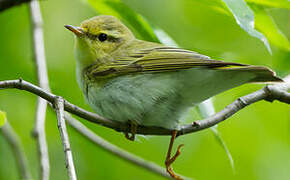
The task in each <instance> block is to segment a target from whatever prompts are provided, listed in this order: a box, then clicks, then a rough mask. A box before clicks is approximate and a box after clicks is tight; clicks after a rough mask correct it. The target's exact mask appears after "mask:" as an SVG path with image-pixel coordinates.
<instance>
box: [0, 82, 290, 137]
mask: <svg viewBox="0 0 290 180" xmlns="http://www.w3.org/2000/svg"><path fill="white" fill-rule="evenodd" d="M284 80H285V83H282V84H277V85H269V86H266V87H264V88H262V89H261V90H258V91H256V92H253V93H251V94H248V95H246V96H243V97H241V98H239V99H237V100H236V101H234V102H233V103H232V104H230V105H228V106H227V107H225V109H223V110H222V111H220V112H218V113H216V114H215V115H213V116H211V117H209V118H206V119H203V120H199V121H195V122H193V123H191V124H188V125H184V126H182V127H181V129H180V130H179V131H178V135H184V134H188V133H193V132H197V131H200V130H203V129H206V128H209V127H212V126H214V125H216V124H218V123H220V122H221V121H224V120H225V119H227V118H229V117H230V116H232V115H233V114H235V113H236V112H238V111H239V110H241V109H243V108H244V107H246V106H248V105H250V104H252V103H255V102H257V101H261V100H268V101H269V98H270V100H271V101H273V100H274V99H275V100H276V99H277V100H279V99H283V102H285V103H287V104H290V98H289V97H290V96H289V94H290V93H288V92H287V91H285V90H286V89H289V87H290V76H287V77H286V78H285V79H284ZM0 88H16V89H22V90H26V91H29V92H31V93H33V94H36V95H38V96H40V97H42V98H43V99H46V100H47V101H49V102H51V103H53V102H54V98H55V96H56V95H54V94H52V93H49V92H47V91H45V90H42V89H41V88H39V87H37V86H35V85H33V84H31V83H29V82H26V81H24V80H21V79H20V80H7V81H0ZM273 89H275V90H277V89H278V90H279V91H281V92H283V93H281V94H280V93H278V94H277V91H275V92H273V91H272V90H273ZM64 109H65V110H66V111H68V112H70V113H73V114H75V115H77V116H79V117H82V118H84V119H86V120H88V121H91V122H94V123H96V124H100V125H102V126H105V127H108V128H111V129H114V130H116V131H119V132H129V126H128V124H126V123H120V122H116V121H112V120H109V119H106V118H104V117H101V116H99V115H97V114H95V113H92V112H88V111H86V110H84V109H82V108H80V107H78V106H76V105H74V104H72V103H70V102H68V101H66V100H64ZM171 132H172V130H169V129H165V128H161V127H152V126H138V128H137V134H143V135H171Z"/></svg>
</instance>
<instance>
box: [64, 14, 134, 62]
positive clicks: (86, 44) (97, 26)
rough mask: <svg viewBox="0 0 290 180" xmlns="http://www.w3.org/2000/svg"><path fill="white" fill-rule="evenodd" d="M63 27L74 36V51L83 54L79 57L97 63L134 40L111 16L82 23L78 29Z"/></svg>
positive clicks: (127, 30)
mask: <svg viewBox="0 0 290 180" xmlns="http://www.w3.org/2000/svg"><path fill="white" fill-rule="evenodd" d="M65 27H66V28H67V29H68V30H70V31H72V32H73V33H74V34H75V36H76V39H77V42H76V50H77V51H81V52H79V53H81V54H82V53H84V54H83V55H81V56H90V58H92V59H94V60H99V61H102V59H103V58H105V57H106V56H107V55H109V54H111V53H112V52H114V51H115V50H117V49H118V48H119V47H120V46H121V45H123V44H125V43H127V42H129V41H131V40H133V39H134V38H135V37H134V35H133V33H132V32H131V31H130V30H129V29H128V28H127V27H126V26H125V25H124V24H122V23H121V22H120V21H119V20H118V19H117V18H115V17H113V16H105V15H101V16H96V17H93V18H91V19H88V20H85V21H83V22H82V23H81V26H80V27H75V26H71V25H65Z"/></svg>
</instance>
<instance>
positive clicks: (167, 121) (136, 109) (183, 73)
mask: <svg viewBox="0 0 290 180" xmlns="http://www.w3.org/2000/svg"><path fill="white" fill-rule="evenodd" d="M65 28H67V29H68V30H70V31H72V32H73V33H74V35H75V47H74V54H75V59H76V74H77V81H78V85H79V86H80V88H81V90H82V92H83V94H84V96H85V99H86V101H87V102H88V104H89V105H90V106H91V108H92V109H93V110H94V112H95V113H97V114H99V115H101V116H103V117H105V118H108V119H111V120H113V121H118V122H123V123H128V125H129V126H130V132H129V133H125V137H126V138H127V139H129V140H132V141H134V139H135V134H136V129H137V127H138V126H139V125H142V126H155V127H162V128H166V129H169V130H170V131H171V132H172V134H171V139H170V143H169V148H168V151H167V155H166V160H165V166H166V170H167V172H168V173H169V174H170V176H171V177H173V178H174V179H177V180H180V179H182V178H181V177H180V176H178V175H177V174H176V173H175V172H174V171H173V169H172V167H171V165H172V163H173V162H174V161H175V159H176V158H177V157H178V156H179V155H180V149H181V147H182V146H183V144H181V145H179V146H178V148H177V151H176V153H175V154H174V155H173V156H171V152H172V147H173V143H174V140H175V138H176V135H177V132H178V130H179V129H180V127H181V124H182V122H183V121H184V117H185V115H186V113H187V112H188V109H189V108H191V107H193V106H195V105H198V104H200V103H201V102H202V101H204V100H206V99H208V98H210V97H212V96H214V95H216V94H219V93H221V92H224V91H226V90H229V89H231V88H234V87H237V86H240V85H242V84H245V83H266V82H267V83H269V82H281V81H282V80H281V79H280V78H279V77H277V76H276V75H275V73H274V72H273V71H272V70H271V69H269V68H267V67H264V66H254V65H247V64H240V63H235V62H225V61H220V60H214V59H211V58H210V57H208V56H205V55H202V54H199V53H197V52H194V51H190V50H185V49H181V48H176V47H170V46H166V45H163V44H160V43H156V42H148V41H144V40H139V39H137V38H136V37H135V36H134V34H133V33H132V31H131V30H130V29H129V28H127V27H126V25H124V24H123V23H122V22H121V21H120V20H119V19H117V18H115V17H113V16H108V15H99V16H95V17H92V18H90V19H87V20H85V21H83V22H82V23H81V25H80V26H73V25H65ZM137 30H138V28H137Z"/></svg>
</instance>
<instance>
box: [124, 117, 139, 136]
mask: <svg viewBox="0 0 290 180" xmlns="http://www.w3.org/2000/svg"><path fill="white" fill-rule="evenodd" d="M128 123H129V128H130V132H126V133H125V137H126V138H127V139H128V140H130V141H134V140H135V134H136V131H137V126H138V125H137V124H136V123H135V122H133V121H128Z"/></svg>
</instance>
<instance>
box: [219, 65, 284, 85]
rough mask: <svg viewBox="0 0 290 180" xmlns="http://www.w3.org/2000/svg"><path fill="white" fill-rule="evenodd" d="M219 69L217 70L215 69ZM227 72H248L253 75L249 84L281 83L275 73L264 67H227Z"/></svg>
mask: <svg viewBox="0 0 290 180" xmlns="http://www.w3.org/2000/svg"><path fill="white" fill-rule="evenodd" d="M217 69H219V68H217ZM222 69H227V70H228V71H231V70H233V71H243V72H249V73H252V74H254V77H253V79H251V80H250V81H249V83H273V82H283V80H282V79H281V78H279V77H278V76H276V74H275V72H274V71H272V70H271V69H270V68H267V67H265V66H252V65H246V66H229V67H227V68H222Z"/></svg>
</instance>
